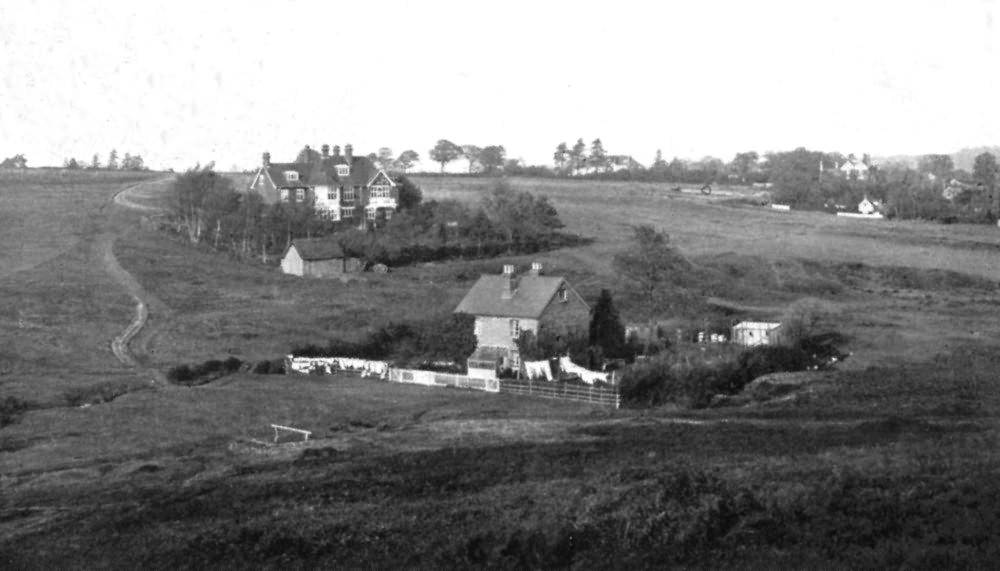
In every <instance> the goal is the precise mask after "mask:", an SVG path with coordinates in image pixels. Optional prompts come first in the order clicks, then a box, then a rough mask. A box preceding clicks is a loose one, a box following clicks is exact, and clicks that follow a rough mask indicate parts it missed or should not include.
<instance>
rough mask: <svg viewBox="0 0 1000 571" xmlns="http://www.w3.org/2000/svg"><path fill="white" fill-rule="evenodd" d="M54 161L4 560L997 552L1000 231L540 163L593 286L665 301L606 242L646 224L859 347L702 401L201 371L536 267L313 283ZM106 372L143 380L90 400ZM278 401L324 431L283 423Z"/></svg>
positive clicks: (18, 328) (42, 224)
mask: <svg viewBox="0 0 1000 571" xmlns="http://www.w3.org/2000/svg"><path fill="white" fill-rule="evenodd" d="M46 176H47V177H48V178H45V177H42V176H41V175H37V178H34V179H32V178H31V177H30V176H28V177H25V176H23V175H18V177H13V176H10V177H8V178H4V175H3V174H0V183H2V184H3V186H2V192H0V196H2V200H3V201H4V202H3V206H4V208H3V214H0V216H4V217H5V219H7V218H6V217H8V216H14V214H11V213H17V216H27V217H32V216H33V217H35V218H33V220H35V223H33V224H20V225H17V226H11V227H8V226H6V225H5V226H3V230H2V231H3V232H4V233H5V236H4V237H5V238H7V239H6V240H4V241H2V242H3V243H5V244H6V246H5V248H6V249H5V250H0V256H2V257H0V261H2V263H3V267H5V268H15V267H16V268H17V269H16V270H13V269H12V270H10V271H7V272H5V273H4V274H3V275H2V276H0V291H2V298H0V299H2V300H3V304H4V305H3V309H2V313H0V336H2V339H3V341H4V343H3V349H2V351H3V354H2V358H3V361H2V365H3V366H2V368H0V400H2V399H3V398H5V397H7V396H14V397H17V398H19V399H24V400H26V401H30V402H32V403H33V405H34V406H33V408H32V409H31V410H28V411H27V412H25V413H24V414H21V415H20V416H19V417H18V418H17V419H16V421H15V422H13V423H12V424H10V425H8V426H5V427H3V428H0V494H2V495H3V497H4V498H5V501H4V503H3V505H2V506H0V565H2V566H3V568H5V569H51V568H121V569H134V568H149V569H177V568H219V569H245V568H282V569H306V568H377V569H398V568H411V569H448V568H482V569H525V568H528V569H553V568H567V569H568V568H576V569H602V568H603V569H616V568H651V567H653V568H663V567H666V566H670V565H672V566H676V567H678V568H714V569H746V568H762V569H782V568H785V569H801V568H812V569H827V568H829V569H837V568H852V569H884V568H887V567H896V568H912V569H940V568H968V569H978V568H988V567H990V566H991V564H992V562H993V561H995V558H996V556H997V555H998V553H997V552H996V550H997V547H996V546H997V545H998V543H997V542H996V541H995V540H996V535H995V533H996V532H995V530H996V529H997V528H998V525H1000V522H998V521H997V519H996V514H997V513H1000V486H998V485H997V484H996V482H995V473H996V470H997V468H1000V458H998V457H997V453H996V451H997V450H1000V447H998V446H997V445H998V444H1000V443H998V442H997V440H998V432H997V422H996V420H997V414H998V411H1000V397H998V391H997V386H996V382H997V381H996V378H995V377H996V375H995V374H994V373H993V371H995V370H996V366H997V359H996V357H994V354H995V350H996V346H995V343H996V342H995V340H996V339H997V338H998V333H1000V328H998V326H997V325H996V324H997V322H998V320H997V316H998V312H1000V310H998V306H997V303H996V283H997V280H998V279H1000V277H998V274H1000V268H998V266H997V263H996V260H995V259H994V258H995V255H996V252H995V251H996V249H997V248H998V247H1000V232H998V231H997V229H996V228H986V227H980V226H975V227H974V226H962V225H952V226H938V225H930V224H920V223H901V222H900V223H896V222H882V223H871V221H857V220H853V221H848V220H841V219H837V218H835V217H832V216H829V215H822V214H818V213H798V212H791V213H788V212H772V211H770V210H766V209H763V208H760V207H754V206H750V205H749V204H748V202H750V201H747V200H744V199H745V198H747V196H746V195H747V194H750V198H755V197H754V196H753V195H752V192H744V191H741V190H740V189H724V191H725V192H716V193H713V194H712V195H710V196H703V195H700V194H699V193H697V192H674V191H671V190H670V189H669V188H667V187H666V186H664V185H637V184H627V183H603V182H592V181H564V180H537V179H512V180H511V181H510V182H511V183H512V184H513V185H514V187H515V188H517V189H525V190H530V191H531V192H533V193H537V194H545V195H547V196H548V197H549V198H550V199H551V200H552V202H553V203H554V204H555V206H556V208H557V209H558V210H559V212H560V215H561V217H562V219H563V221H564V222H565V223H566V226H567V230H568V231H570V232H576V233H579V234H581V235H584V236H589V237H593V238H594V239H595V240H594V242H593V243H591V244H588V245H585V246H582V247H579V248H573V249H564V250H557V251H552V252H547V253H544V254H543V255H541V256H539V258H540V259H541V261H543V263H544V264H545V267H546V268H547V271H549V272H551V273H553V274H558V275H566V276H567V277H568V278H569V279H570V281H571V282H572V283H573V284H574V285H575V286H577V287H578V289H579V290H580V291H581V293H582V294H583V295H584V297H585V298H587V299H589V300H593V299H594V298H595V297H596V295H597V293H598V292H599V291H600V289H601V288H610V289H612V291H613V292H614V293H615V296H616V300H619V301H620V304H621V307H622V311H623V314H625V316H626V318H627V319H642V318H643V316H642V315H641V314H640V313H638V311H637V310H636V306H634V305H633V304H632V302H631V298H630V296H629V294H628V293H627V284H626V283H625V282H624V280H623V279H622V278H621V276H618V275H616V273H615V271H614V269H613V266H612V265H611V263H610V260H611V258H612V256H613V255H614V253H615V252H617V251H620V249H621V248H624V247H626V245H627V240H628V236H629V232H630V229H629V226H630V225H632V224H636V223H639V222H643V223H650V224H653V225H655V226H657V227H659V228H661V229H663V230H665V231H667V232H668V233H669V234H670V235H671V237H672V239H673V241H674V243H675V244H677V245H678V246H679V247H680V248H681V251H682V252H683V253H684V254H685V255H687V256H688V257H689V258H690V259H691V260H692V261H693V262H694V263H695V264H696V266H697V267H698V268H699V271H700V272H701V273H699V274H698V275H699V276H703V277H704V280H705V281H704V284H703V291H701V293H702V294H703V296H704V297H706V298H707V297H712V298H714V301H715V303H716V305H715V306H713V307H716V308H719V307H724V308H727V309H725V312H723V313H724V314H725V315H727V316H728V317H731V318H734V319H735V318H740V317H743V316H748V317H750V316H759V315H765V316H766V315H776V314H780V312H781V311H782V309H783V307H785V306H786V305H787V304H788V303H790V302H791V301H794V300H795V299H797V298H800V297H803V296H813V297H819V298H821V299H823V300H824V301H825V302H826V303H828V304H830V305H831V306H832V307H834V308H835V310H836V311H835V316H836V323H837V327H838V329H839V330H840V331H842V332H843V333H844V334H845V335H846V336H847V338H848V346H847V349H848V350H849V351H851V352H852V353H853V354H852V355H851V357H850V358H849V359H848V360H847V361H846V362H845V363H844V364H843V366H842V367H841V368H840V369H839V370H837V371H833V372H826V373H821V374H817V375H816V377H815V379H814V381H813V382H811V383H810V384H809V385H808V386H807V387H806V388H805V389H803V390H800V391H798V392H796V393H793V394H791V395H784V396H783V397H782V398H777V399H766V398H765V399H763V400H760V401H755V402H752V403H751V404H749V405H747V406H742V407H721V408H712V409H705V410H697V411H690V410H677V409H669V408H665V409H655V410H620V411H610V410H606V409H601V408H591V407H588V406H586V405H579V404H572V403H562V402H553V401H540V400H531V399H528V398H521V397H513V396H508V395H490V394H482V393H477V392H466V391H458V390H449V389H428V388H423V387H417V386H406V385H395V384H389V383H384V382H380V381H372V380H368V379H357V378H353V377H339V376H338V377H312V376H281V375H250V374H245V373H240V374H237V375H233V376H229V377H225V378H223V379H220V380H218V381H214V382H212V383H209V384H207V385H203V386H198V387H191V388H188V387H179V386H172V385H166V384H163V383H158V382H156V381H155V380H153V381H152V382H151V379H150V376H149V370H159V371H162V370H165V369H166V368H169V367H171V366H174V365H177V364H180V363H196V362H201V361H204V360H205V359H209V358H216V359H224V358H226V357H227V356H236V357H239V358H241V359H244V360H256V359H264V358H275V357H279V356H281V355H283V354H285V353H286V352H287V351H288V349H289V348H290V347H292V346H295V345H299V344H306V343H322V342H323V341H325V340H326V339H327V338H329V337H330V336H342V337H353V336H359V335H361V334H363V333H364V332H366V331H367V330H370V329H371V328H373V327H377V326H379V325H380V324H384V323H387V322H390V321H393V320H401V319H417V318H423V317H429V316H433V315H443V314H446V313H448V312H450V311H451V309H452V308H453V307H454V306H455V305H456V304H457V303H458V301H459V300H460V299H461V297H462V295H463V294H464V293H465V291H466V290H467V289H468V287H469V286H470V285H471V284H472V282H473V280H474V279H475V278H476V276H478V275H479V274H480V273H487V272H489V273H492V272H496V271H498V270H499V268H500V266H501V265H502V264H503V263H507V262H510V263H516V264H519V265H521V266H525V265H527V263H529V262H530V261H531V259H529V258H504V259H494V260H483V261H455V262H448V263H435V264H425V265H421V266H415V267H408V268H394V269H393V271H392V272H390V273H389V274H385V275H374V274H363V275H359V276H354V277H352V278H351V279H348V280H346V281H339V280H302V279H297V278H292V277H289V276H284V275H281V274H280V273H278V272H277V271H276V270H275V268H273V267H271V266H265V265H259V264H247V263H243V262H240V261H237V260H234V259H231V258H229V257H228V256H226V255H225V254H220V253H216V252H213V251H211V250H210V249H207V248H202V247H195V246H192V245H190V244H188V243H185V242H184V241H183V240H181V239H179V238H177V237H175V236H171V235H170V234H169V233H166V232H162V231H156V230H152V229H150V227H149V225H142V224H140V219H141V217H142V216H145V215H148V212H146V211H142V210H135V209H128V208H125V207H123V206H120V205H116V204H114V203H112V202H111V197H112V196H114V195H115V194H117V193H118V192H119V191H120V190H123V189H125V188H127V187H129V185H131V184H133V183H134V182H137V181H133V180H126V179H118V178H115V177H111V176H108V177H105V178H101V177H99V176H93V175H91V173H68V174H64V175H63V174H60V175H59V177H57V178H53V175H52V173H49V174H47V175H46ZM417 180H418V182H419V183H420V184H421V185H422V186H423V190H424V196H425V199H434V198H437V199H441V198H456V199H459V200H463V201H468V202H474V201H477V200H479V199H480V197H481V196H482V194H483V193H484V192H485V191H486V190H488V188H489V187H490V185H491V184H493V182H494V181H493V180H491V179H486V178H479V179H476V178H472V179H470V178H465V177H462V178H458V177H455V178H445V179H439V178H436V177H427V178H426V179H422V178H417ZM167 188H168V186H167V183H166V182H164V180H163V178H162V177H160V178H155V177H154V178H153V179H150V180H149V182H144V183H143V184H141V185H140V186H139V187H138V188H136V189H134V191H130V192H129V193H127V197H128V198H129V199H130V200H133V201H134V202H137V203H139V204H141V205H145V206H155V205H158V204H165V203H166V199H165V197H164V192H165V191H166V189H167ZM15 217H16V216H15ZM18 243H21V244H24V245H25V248H28V249H29V250H23V249H17V248H14V247H12V246H11V244H18ZM106 247H110V248H111V249H112V252H113V253H114V255H115V257H116V259H117V260H118V262H119V263H120V265H121V266H122V267H123V268H124V269H125V270H127V271H128V272H130V273H131V275H132V276H134V277H135V279H136V280H137V282H138V283H139V284H140V286H141V288H142V290H143V293H142V295H143V296H144V299H145V300H146V303H147V304H148V306H149V314H150V318H149V322H148V324H147V327H146V328H145V329H144V330H143V331H142V333H140V335H139V337H138V338H137V339H136V340H135V341H133V343H132V349H133V351H134V353H135V354H136V356H137V358H138V359H139V360H140V362H141V364H142V367H140V368H138V369H129V368H127V367H124V366H122V365H121V364H120V363H118V362H117V361H116V360H115V359H114V356H113V355H112V354H111V351H110V349H109V347H108V345H109V342H110V339H111V338H112V337H113V336H114V335H116V334H117V333H118V332H120V331H121V329H123V328H124V327H125V325H127V324H128V321H129V319H130V318H131V316H132V314H133V312H134V303H133V300H132V299H131V298H130V297H129V296H128V295H127V294H126V292H125V290H124V289H123V288H122V287H121V286H120V285H119V284H118V283H116V282H115V281H114V280H113V279H112V278H111V277H110V276H109V274H108V272H107V271H106V268H105V267H104V266H103V265H102V264H101V260H102V258H103V255H104V254H105V248H106ZM25 252H27V253H25ZM699 279H701V278H699ZM706 307H708V305H706ZM109 382H111V383H119V382H124V383H126V384H127V387H126V389H125V390H122V391H121V393H120V394H116V395H115V398H113V399H110V400H109V401H108V402H104V403H102V404H91V405H83V406H81V405H76V406H70V402H71V400H70V399H68V398H67V393H69V392H71V391H73V390H78V389H80V388H81V387H83V388H87V387H95V386H101V385H103V384H107V383H109ZM72 402H77V401H72ZM270 423H277V424H285V425H291V426H296V427H299V428H304V429H307V430H311V431H313V433H314V439H312V440H311V441H310V442H309V443H308V444H296V443H291V442H286V443H283V444H279V445H276V446H275V445H269V444H267V443H266V441H267V440H268V439H269V438H270V436H271V432H270V428H269V424H270Z"/></svg>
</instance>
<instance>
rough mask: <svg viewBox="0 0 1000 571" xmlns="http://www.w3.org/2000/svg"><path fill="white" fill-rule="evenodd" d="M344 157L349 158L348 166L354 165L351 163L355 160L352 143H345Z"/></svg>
mask: <svg viewBox="0 0 1000 571" xmlns="http://www.w3.org/2000/svg"><path fill="white" fill-rule="evenodd" d="M344 159H346V160H347V166H354V165H352V164H351V161H353V160H354V147H353V146H352V145H351V144H350V143H347V144H346V145H344Z"/></svg>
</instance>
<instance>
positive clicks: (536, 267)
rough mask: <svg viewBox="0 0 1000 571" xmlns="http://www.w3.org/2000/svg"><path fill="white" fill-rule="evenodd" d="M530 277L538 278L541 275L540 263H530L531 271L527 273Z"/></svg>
mask: <svg viewBox="0 0 1000 571" xmlns="http://www.w3.org/2000/svg"><path fill="white" fill-rule="evenodd" d="M528 275H530V276H540V275H542V263H541V262H531V271H529V272H528Z"/></svg>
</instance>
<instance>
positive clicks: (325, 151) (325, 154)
mask: <svg viewBox="0 0 1000 571" xmlns="http://www.w3.org/2000/svg"><path fill="white" fill-rule="evenodd" d="M320 150H322V151H323V158H326V157H329V156H330V145H323V146H322V147H320Z"/></svg>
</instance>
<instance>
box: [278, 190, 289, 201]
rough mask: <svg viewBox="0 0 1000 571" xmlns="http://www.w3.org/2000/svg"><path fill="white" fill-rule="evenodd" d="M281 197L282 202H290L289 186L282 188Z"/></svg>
mask: <svg viewBox="0 0 1000 571" xmlns="http://www.w3.org/2000/svg"><path fill="white" fill-rule="evenodd" d="M279 197H280V199H281V201H282V202H288V189H287V188H283V189H281V191H280V193H279Z"/></svg>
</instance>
